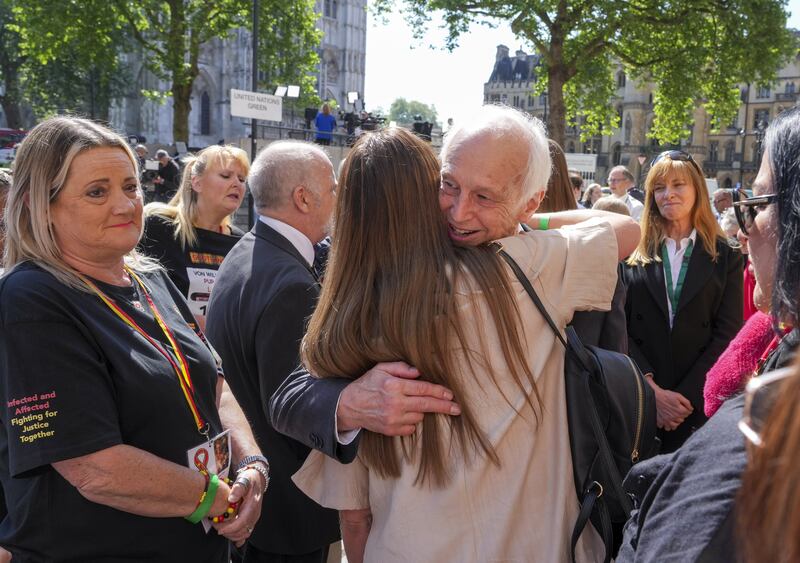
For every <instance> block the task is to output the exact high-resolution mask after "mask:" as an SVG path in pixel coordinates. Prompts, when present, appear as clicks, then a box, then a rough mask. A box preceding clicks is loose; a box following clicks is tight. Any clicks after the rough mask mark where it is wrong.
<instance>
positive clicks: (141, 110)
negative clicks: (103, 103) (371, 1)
mask: <svg viewBox="0 0 800 563" xmlns="http://www.w3.org/2000/svg"><path fill="white" fill-rule="evenodd" d="M316 11H317V12H318V13H319V14H320V17H319V19H318V20H317V27H318V28H319V29H321V30H322V32H323V38H322V42H321V45H320V46H319V47H318V51H319V56H320V64H319V67H318V70H317V91H318V93H319V95H320V97H322V98H323V99H331V100H336V102H337V103H338V104H339V106H340V107H342V108H345V107H347V108H348V109H349V108H351V107H352V106H350V105H348V104H347V93H348V92H357V93H358V95H359V100H363V98H364V76H365V69H366V43H367V11H366V0H317V3H316ZM251 37H252V34H251V33H250V30H249V29H245V28H240V29H237V30H234V31H232V32H231V33H229V34H228V37H226V38H225V39H214V40H213V41H210V42H208V43H206V44H204V45H203V46H202V50H201V54H200V60H199V66H200V75H199V76H198V77H197V79H196V80H195V83H194V88H193V90H192V98H191V104H192V110H191V113H190V115H189V139H173V138H172V99H171V98H169V97H168V98H166V99H165V100H163V101H157V100H150V99H147V98H145V97H143V96H142V91H143V90H149V91H161V92H168V91H169V83H167V82H165V81H163V80H159V79H158V78H157V77H156V76H154V75H153V74H152V73H151V72H150V71H148V70H147V68H146V66H145V64H144V58H143V54H142V53H140V52H139V53H137V52H134V53H129V54H127V55H125V59H124V60H125V63H126V64H127V65H128V67H129V69H130V75H131V76H132V77H134V80H133V81H132V84H131V88H130V89H129V91H128V92H127V94H126V95H125V96H124V97H122V98H120V99H118V100H116V101H115V103H114V104H113V106H112V108H111V112H110V121H111V123H112V125H113V126H114V127H115V128H117V129H118V130H119V131H123V132H125V133H128V134H131V135H132V134H136V135H141V136H144V137H145V138H146V139H147V141H148V143H150V144H153V145H156V144H157V145H173V144H174V143H175V141H181V140H183V141H185V142H186V143H187V145H188V146H190V147H205V146H207V145H210V144H214V143H217V142H218V141H219V140H221V139H224V140H225V141H226V142H236V141H237V140H239V139H242V138H245V137H248V135H249V131H250V121H249V120H245V119H242V118H239V117H232V116H231V114H230V90H231V88H235V89H239V90H250V89H251V86H252V68H253V66H252V65H253V60H252V47H251ZM359 103H361V102H359ZM359 107H360V106H359ZM301 117H302V116H300V115H297V116H295V118H296V120H298V121H300V120H301ZM284 119H285V124H286V125H288V120H289V116H288V115H287V116H285V118H284ZM274 125H277V124H274ZM260 134H264V132H263V131H261V132H260ZM267 134H269V129H268V130H267Z"/></svg>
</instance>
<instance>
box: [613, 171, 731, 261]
mask: <svg viewBox="0 0 800 563" xmlns="http://www.w3.org/2000/svg"><path fill="white" fill-rule="evenodd" d="M670 173H675V174H677V175H678V176H680V177H682V178H683V179H685V180H686V181H687V183H689V184H691V185H692V186H693V187H694V194H695V199H694V207H692V226H693V227H694V228H695V229H696V230H697V237H698V238H699V239H700V242H701V244H702V245H703V249H704V250H705V251H706V252H707V253H708V255H709V256H711V260H712V261H713V262H716V261H717V254H718V252H717V241H718V240H725V235H724V234H723V232H722V229H720V227H719V224H718V223H717V220H716V219H715V218H714V212H713V211H711V202H710V201H709V198H708V186H706V180H705V178H704V177H703V175H702V174H701V173H700V170H699V168H698V166H697V165H696V164H694V163H693V162H687V161H681V160H671V159H669V158H662V159H661V160H659V161H658V162H656V163H655V164H654V165H653V167H652V168H651V169H650V171H649V172H648V173H647V180H645V190H644V211H643V212H642V220H641V226H642V238H641V239H639V246H637V247H636V250H634V251H633V253H632V254H631V255H630V257H629V258H628V260H627V263H628V264H629V265H631V266H641V265H645V264H649V263H651V262H661V256H660V254H659V251H660V249H661V241H662V240H663V239H664V237H665V236H666V224H667V221H666V219H664V217H662V216H661V212H660V211H659V210H658V205H656V198H655V185H656V182H659V181H663V180H664V179H665V178H666V177H667V175H669V174H670Z"/></svg>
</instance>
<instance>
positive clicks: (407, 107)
mask: <svg viewBox="0 0 800 563" xmlns="http://www.w3.org/2000/svg"><path fill="white" fill-rule="evenodd" d="M415 116H420V117H421V118H422V121H429V122H430V123H434V124H435V123H436V106H432V105H431V106H429V105H427V104H424V103H422V102H418V101H416V100H406V99H405V98H397V99H396V100H395V101H393V102H392V105H391V106H390V107H389V119H390V120H391V121H396V122H397V123H398V124H401V125H409V124H411V123H414V121H415Z"/></svg>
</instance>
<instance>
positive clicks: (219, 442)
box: [186, 430, 231, 533]
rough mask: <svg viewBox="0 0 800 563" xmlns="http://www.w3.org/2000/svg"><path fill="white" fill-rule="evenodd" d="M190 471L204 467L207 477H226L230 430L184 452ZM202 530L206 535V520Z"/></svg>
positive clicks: (208, 526) (228, 461)
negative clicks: (215, 475)
mask: <svg viewBox="0 0 800 563" xmlns="http://www.w3.org/2000/svg"><path fill="white" fill-rule="evenodd" d="M186 458H187V461H188V464H189V468H190V469H194V470H196V471H200V467H205V468H206V469H207V470H208V474H209V475H213V474H215V473H216V474H217V475H218V476H219V478H220V479H222V478H223V477H227V476H228V474H229V473H230V469H231V436H230V430H225V431H223V432H220V433H219V434H217V435H216V436H214V437H213V438H211V439H210V440H209V441H208V442H203V443H202V444H200V445H199V446H196V447H194V448H192V449H190V450H188V451H187V452H186ZM201 522H202V524H203V529H204V530H205V531H206V533H208V531H209V530H210V529H211V523H210V522H209V521H208V518H203V520H201Z"/></svg>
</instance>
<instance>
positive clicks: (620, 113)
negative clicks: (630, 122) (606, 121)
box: [617, 104, 622, 125]
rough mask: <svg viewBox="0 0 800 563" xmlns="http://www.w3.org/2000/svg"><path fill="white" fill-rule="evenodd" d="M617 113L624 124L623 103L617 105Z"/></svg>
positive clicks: (620, 121)
mask: <svg viewBox="0 0 800 563" xmlns="http://www.w3.org/2000/svg"><path fill="white" fill-rule="evenodd" d="M617 115H618V116H619V123H620V125H622V104H620V105H618V106H617Z"/></svg>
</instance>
